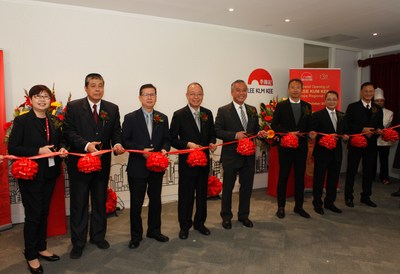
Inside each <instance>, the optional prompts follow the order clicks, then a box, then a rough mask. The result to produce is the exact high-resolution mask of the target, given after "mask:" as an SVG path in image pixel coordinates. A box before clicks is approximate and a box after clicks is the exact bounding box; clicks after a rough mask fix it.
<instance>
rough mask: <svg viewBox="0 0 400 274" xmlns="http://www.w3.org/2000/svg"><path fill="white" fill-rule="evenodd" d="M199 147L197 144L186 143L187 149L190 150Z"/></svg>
mask: <svg viewBox="0 0 400 274" xmlns="http://www.w3.org/2000/svg"><path fill="white" fill-rule="evenodd" d="M200 147H201V145H198V144H196V143H193V142H188V143H187V148H190V149H194V148H200Z"/></svg>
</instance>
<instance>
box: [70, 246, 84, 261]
mask: <svg viewBox="0 0 400 274" xmlns="http://www.w3.org/2000/svg"><path fill="white" fill-rule="evenodd" d="M82 250H83V248H82V247H78V246H74V247H72V250H71V253H69V257H70V258H71V259H79V258H80V257H82Z"/></svg>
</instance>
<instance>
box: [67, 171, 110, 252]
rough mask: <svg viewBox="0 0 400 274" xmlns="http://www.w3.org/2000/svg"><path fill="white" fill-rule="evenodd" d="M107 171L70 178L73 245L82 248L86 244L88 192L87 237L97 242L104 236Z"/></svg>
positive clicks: (105, 228)
mask: <svg viewBox="0 0 400 274" xmlns="http://www.w3.org/2000/svg"><path fill="white" fill-rule="evenodd" d="M106 174H107V173H103V170H102V171H101V172H95V173H90V174H80V175H78V176H76V177H74V176H73V175H72V174H71V173H69V176H70V177H69V178H70V203H71V205H70V213H71V216H70V227H71V242H72V244H73V246H77V247H81V248H83V247H84V246H85V244H86V240H87V239H86V238H87V232H88V222H89V194H90V206H91V215H90V231H89V237H90V239H91V240H92V241H94V242H98V241H102V240H104V238H105V235H106V230H107V218H106V217H107V216H106V201H107V186H108V176H107V175H106Z"/></svg>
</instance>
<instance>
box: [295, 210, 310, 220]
mask: <svg viewBox="0 0 400 274" xmlns="http://www.w3.org/2000/svg"><path fill="white" fill-rule="evenodd" d="M293 211H294V213H297V214H299V215H300V216H301V217H303V218H306V219H309V218H311V216H310V214H308V213H307V212H306V211H305V210H304V209H303V208H298V207H295V208H294V209H293Z"/></svg>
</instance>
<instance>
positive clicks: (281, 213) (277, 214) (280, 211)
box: [276, 207, 285, 219]
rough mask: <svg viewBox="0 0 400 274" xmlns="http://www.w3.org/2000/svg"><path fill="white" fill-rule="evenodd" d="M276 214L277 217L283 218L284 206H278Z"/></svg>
mask: <svg viewBox="0 0 400 274" xmlns="http://www.w3.org/2000/svg"><path fill="white" fill-rule="evenodd" d="M276 216H277V217H278V218H279V219H283V218H285V208H284V207H278V211H277V212H276Z"/></svg>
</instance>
